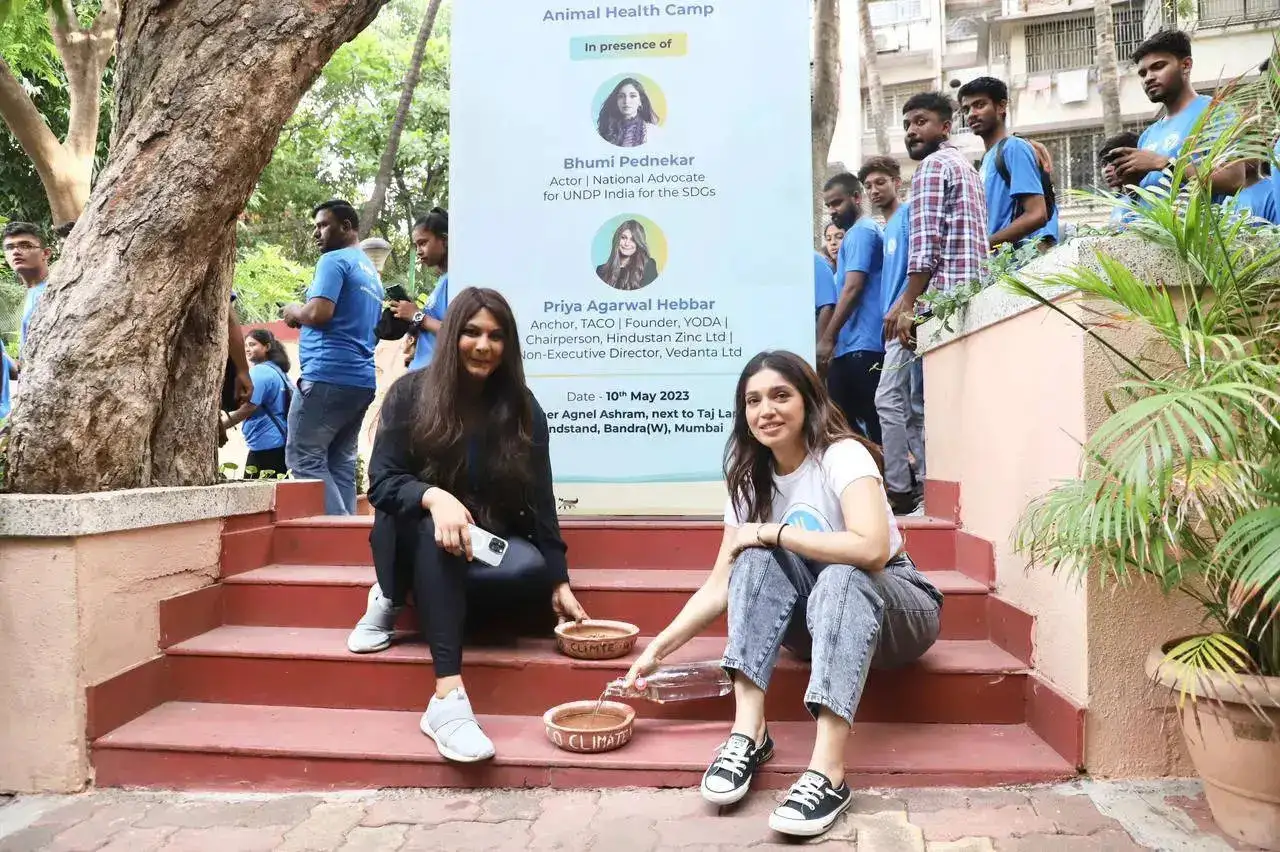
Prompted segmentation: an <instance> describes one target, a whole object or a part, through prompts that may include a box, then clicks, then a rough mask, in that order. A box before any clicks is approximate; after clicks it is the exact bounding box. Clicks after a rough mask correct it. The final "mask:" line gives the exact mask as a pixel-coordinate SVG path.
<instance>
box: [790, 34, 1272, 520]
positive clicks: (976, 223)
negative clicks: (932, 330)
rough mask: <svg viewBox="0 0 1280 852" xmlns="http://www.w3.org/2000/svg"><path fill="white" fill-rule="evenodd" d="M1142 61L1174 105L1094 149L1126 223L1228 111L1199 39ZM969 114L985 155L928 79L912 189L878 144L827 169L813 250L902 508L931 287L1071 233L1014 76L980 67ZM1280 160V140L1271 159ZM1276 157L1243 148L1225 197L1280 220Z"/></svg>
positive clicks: (822, 299)
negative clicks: (1023, 116)
mask: <svg viewBox="0 0 1280 852" xmlns="http://www.w3.org/2000/svg"><path fill="white" fill-rule="evenodd" d="M1133 61H1134V66H1135V69H1136V74H1137V75H1138V77H1139V79H1140V80H1142V84H1143V89H1144V91H1145V92H1146V94H1147V97H1148V98H1149V99H1150V100H1151V102H1152V103H1156V104H1159V105H1160V106H1161V107H1162V110H1163V115H1162V116H1161V117H1160V118H1159V120H1157V121H1155V122H1154V123H1152V124H1151V126H1150V127H1148V128H1147V129H1146V130H1145V131H1144V132H1143V133H1142V134H1140V135H1139V134H1135V133H1121V134H1119V135H1117V136H1114V137H1111V138H1109V139H1107V140H1106V141H1105V143H1104V144H1103V146H1102V148H1101V150H1099V151H1098V158H1099V164H1100V166H1101V173H1102V176H1103V179H1104V181H1105V183H1106V185H1107V188H1108V189H1109V190H1110V191H1111V192H1113V193H1115V194H1117V195H1119V196H1122V197H1123V198H1125V199H1126V201H1124V202H1122V203H1119V204H1117V205H1116V206H1115V208H1114V212H1113V214H1112V217H1111V224H1112V225H1113V226H1114V227H1116V228H1118V229H1123V228H1124V227H1125V226H1127V225H1129V224H1130V223H1132V222H1133V220H1134V219H1135V218H1136V217H1137V215H1138V214H1137V209H1138V207H1139V206H1140V205H1141V204H1142V203H1143V198H1142V197H1141V195H1140V193H1138V192H1136V191H1135V187H1142V188H1147V189H1150V188H1158V187H1160V186H1161V185H1163V186H1164V187H1165V188H1166V189H1167V188H1168V185H1169V177H1170V170H1171V168H1172V166H1173V164H1174V161H1175V158H1177V157H1178V156H1180V155H1183V153H1184V150H1183V149H1184V145H1185V143H1186V142H1187V140H1188V139H1189V138H1190V137H1191V135H1192V134H1193V132H1196V131H1197V130H1198V129H1199V132H1200V136H1199V143H1200V144H1199V145H1198V146H1196V147H1197V149H1198V151H1197V152H1191V151H1187V152H1185V154H1186V156H1187V158H1188V159H1187V165H1186V171H1187V174H1189V175H1194V174H1195V168H1196V166H1195V162H1196V160H1197V159H1198V158H1199V156H1198V152H1202V151H1203V150H1204V149H1206V148H1208V147H1209V146H1210V145H1211V143H1212V137H1213V134H1214V132H1215V130H1216V129H1219V128H1221V127H1222V126H1223V125H1224V124H1225V121H1224V120H1222V119H1218V120H1216V121H1215V120H1213V119H1206V120H1204V121H1202V120H1201V118H1202V116H1204V114H1205V112H1206V110H1208V109H1209V108H1210V105H1211V104H1212V103H1213V99H1212V98H1211V97H1209V96H1208V95H1200V94H1197V93H1196V90H1195V88H1194V87H1193V86H1192V84H1191V68H1192V57H1191V41H1190V39H1189V38H1188V37H1187V35H1186V34H1185V33H1183V32H1179V31H1165V32H1161V33H1158V34H1156V35H1154V36H1153V37H1151V38H1150V39H1148V40H1147V41H1145V42H1143V43H1142V44H1141V45H1140V46H1139V47H1138V49H1137V50H1136V51H1135V53H1134V55H1133ZM957 94H958V97H959V103H958V109H959V113H960V118H961V119H962V120H964V121H965V122H966V124H967V126H968V127H969V129H970V130H971V131H972V132H973V133H974V135H976V136H977V137H978V138H979V139H981V140H982V143H983V146H984V148H985V151H984V154H983V157H982V160H981V163H980V164H979V165H978V166H977V167H975V166H974V165H973V164H972V163H970V162H969V161H968V159H967V157H966V156H965V155H964V154H962V153H961V152H960V150H959V149H958V148H956V147H955V145H953V144H952V142H951V133H952V129H953V127H954V122H955V120H956V115H955V112H956V108H957V105H954V104H953V103H952V101H951V99H950V98H948V97H947V96H946V95H943V94H940V93H933V92H922V93H920V94H917V95H915V96H913V97H911V98H910V99H909V100H908V101H907V102H906V104H905V105H904V107H903V116H902V118H903V128H904V130H905V133H906V147H907V152H908V154H909V155H910V157H911V159H912V160H914V161H916V162H918V163H919V165H918V166H917V168H916V171H915V174H914V175H913V176H912V179H911V185H910V191H909V194H908V198H907V201H906V202H905V203H902V202H901V201H900V200H899V196H900V190H901V184H902V176H901V171H900V167H899V165H898V162H897V161H896V160H894V159H893V158H891V157H883V156H877V157H870V158H868V159H867V160H866V161H865V162H864V163H863V164H862V168H861V169H859V171H858V173H857V174H856V175H854V174H850V173H844V174H838V175H836V176H834V177H832V178H831V179H830V180H828V181H827V182H826V185H825V187H824V192H823V202H824V204H825V206H826V209H827V211H828V213H829V214H830V221H829V222H828V223H827V224H826V226H825V229H824V231H823V240H822V245H823V249H822V250H821V251H817V252H815V258H814V270H815V272H814V292H815V311H816V325H817V328H816V334H817V356H818V368H819V370H820V372H821V373H822V375H823V376H824V377H825V379H826V383H827V387H828V390H829V392H830V394H831V396H832V398H833V399H834V400H835V401H836V403H837V404H838V405H839V406H840V408H841V410H842V411H843V412H844V414H845V417H846V419H847V420H848V422H849V424H850V425H851V426H853V428H854V429H856V430H857V432H858V433H859V434H860V435H861V436H863V437H865V438H867V439H868V440H870V441H872V442H874V443H876V444H879V445H881V446H882V447H883V451H884V467H885V479H884V482H885V488H886V489H887V490H888V493H889V500H890V503H891V505H892V506H893V508H894V511H895V512H897V513H899V514H903V515H907V514H914V513H918V512H919V511H920V510H921V502H922V496H923V495H922V483H923V481H924V463H925V452H924V399H923V389H924V376H923V371H922V369H921V359H920V358H918V357H916V355H915V351H914V350H915V328H916V326H917V325H918V324H919V323H920V321H921V320H922V319H923V318H924V317H926V316H927V315H928V314H929V310H928V308H927V307H926V306H925V305H924V304H923V303H922V302H921V297H922V296H923V295H924V294H925V293H926V292H928V291H930V290H936V291H941V292H947V291H950V290H953V289H955V288H956V287H958V286H960V285H962V284H966V283H969V282H972V281H974V280H975V279H978V278H979V276H980V275H981V272H982V268H983V265H984V263H986V262H987V260H988V258H989V257H990V256H991V254H992V253H994V252H998V251H1000V250H1001V247H1003V246H1013V247H1015V248H1020V247H1023V246H1028V245H1030V246H1034V247H1035V248H1036V249H1038V250H1039V251H1042V252H1043V251H1047V250H1049V249H1050V248H1052V247H1053V246H1054V245H1056V244H1057V243H1058V241H1059V239H1060V238H1061V229H1060V225H1059V209H1058V199H1057V197H1056V193H1055V191H1054V186H1053V179H1052V168H1051V165H1052V164H1051V161H1050V159H1049V153H1048V151H1047V150H1045V149H1044V147H1043V146H1042V145H1040V143H1038V142H1035V141H1034V140H1029V139H1024V138H1022V137H1020V136H1017V135H1015V134H1014V133H1013V131H1012V130H1011V128H1010V127H1009V87H1008V85H1007V84H1006V83H1005V82H1004V81H1002V80H998V79H995V78H994V77H978V78H976V79H974V80H971V81H969V82H968V83H966V84H964V85H963V86H961V87H960V89H959V92H958V93H957ZM1273 159H1280V143H1277V147H1276V151H1275V157H1274V158H1273ZM1270 170H1271V164H1270V163H1268V162H1265V161H1258V160H1249V161H1237V162H1233V163H1230V164H1229V165H1226V166H1223V167H1221V168H1218V169H1217V170H1216V171H1214V172H1213V173H1212V174H1211V175H1210V176H1209V178H1210V180H1211V182H1212V189H1213V193H1214V195H1215V198H1216V199H1218V200H1220V201H1222V202H1223V203H1225V204H1228V205H1230V206H1231V207H1232V208H1233V209H1235V210H1237V211H1240V212H1241V214H1242V215H1245V216H1248V217H1249V219H1250V223H1251V224H1264V223H1266V224H1280V179H1277V178H1276V177H1275V176H1273V175H1271V174H1270Z"/></svg>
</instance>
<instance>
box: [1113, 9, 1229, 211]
mask: <svg viewBox="0 0 1280 852" xmlns="http://www.w3.org/2000/svg"><path fill="white" fill-rule="evenodd" d="M1133 62H1134V64H1135V65H1136V66H1137V68H1138V78H1139V79H1140V80H1142V88H1143V91H1145V92H1146V94H1147V98H1148V99H1149V100H1150V101H1151V102H1152V103H1155V104H1162V105H1163V106H1164V110H1165V116H1164V117H1163V118H1161V119H1160V120H1159V121H1157V122H1155V123H1154V124H1152V125H1151V126H1150V127H1148V128H1147V129H1146V130H1144V131H1143V132H1142V136H1141V137H1139V139H1138V146H1137V147H1136V148H1118V149H1116V152H1115V155H1114V157H1113V160H1112V162H1113V163H1114V164H1115V167H1116V170H1117V171H1118V172H1119V173H1120V176H1121V178H1122V179H1124V180H1125V181H1126V182H1129V181H1136V182H1137V183H1138V185H1139V186H1142V187H1143V188H1146V189H1150V188H1153V187H1156V186H1158V185H1160V183H1161V181H1162V180H1163V181H1164V182H1165V183H1166V184H1167V182H1168V176H1167V174H1166V170H1167V169H1168V168H1169V167H1170V166H1171V165H1172V163H1173V161H1174V158H1175V157H1177V156H1179V154H1181V153H1182V149H1183V146H1184V143H1186V141H1187V138H1188V137H1189V136H1191V134H1192V132H1193V131H1194V130H1195V129H1196V125H1197V123H1198V122H1199V121H1200V117H1201V116H1202V115H1204V112H1205V110H1206V109H1208V108H1209V105H1210V104H1211V103H1212V102H1213V99H1212V98H1210V97H1209V96H1208V95H1198V94H1196V90H1195V88H1194V87H1192V85H1191V66H1192V61H1191V39H1190V38H1189V37H1188V36H1187V34H1186V33H1184V32H1181V31H1179V30H1165V31H1162V32H1158V33H1156V34H1155V35H1153V36H1152V37H1151V38H1149V39H1147V40H1146V41H1144V42H1143V43H1142V44H1140V45H1138V49H1137V50H1135V51H1134V52H1133ZM1206 126H1207V125H1206ZM1208 141H1209V140H1208V139H1205V138H1202V139H1201V141H1200V145H1201V146H1202V147H1207V146H1208ZM1195 169H1196V167H1195V164H1194V163H1192V164H1190V165H1188V166H1187V174H1188V175H1194V174H1195V173H1196V172H1195ZM1211 181H1212V185H1213V192H1214V194H1215V195H1216V196H1220V197H1225V196H1227V195H1234V194H1235V193H1236V192H1237V191H1239V189H1240V187H1242V186H1244V163H1243V162H1237V163H1231V164H1229V165H1226V166H1223V167H1222V168H1220V169H1217V170H1216V171H1215V172H1214V173H1213V174H1212V175H1211Z"/></svg>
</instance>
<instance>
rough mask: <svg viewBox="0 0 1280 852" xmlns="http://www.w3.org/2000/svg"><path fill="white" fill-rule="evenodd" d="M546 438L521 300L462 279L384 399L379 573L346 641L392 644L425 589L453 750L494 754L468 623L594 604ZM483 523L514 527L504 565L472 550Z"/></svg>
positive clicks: (521, 620)
mask: <svg viewBox="0 0 1280 852" xmlns="http://www.w3.org/2000/svg"><path fill="white" fill-rule="evenodd" d="M548 443H549V433H548V430H547V418H546V415H545V414H543V412H542V409H541V408H540V407H539V405H538V401H537V400H536V399H534V397H533V394H532V393H530V392H529V389H528V387H526V385H525V379H524V368H523V365H522V362H521V357H520V338H519V334H518V332H517V330H516V324H515V319H514V317H513V316H512V313H511V308H510V306H509V305H508V304H507V301H506V299H504V298H503V297H502V296H501V294H499V293H498V292H497V291H495V290H488V289H477V288H468V289H466V290H463V291H462V292H461V293H459V294H457V296H455V297H454V299H453V301H452V303H451V304H450V305H449V310H448V312H447V313H446V315H445V320H444V325H443V326H442V327H441V329H440V333H439V338H438V344H437V347H436V352H435V356H434V358H433V359H432V361H431V364H430V366H429V367H428V368H427V369H425V370H419V371H416V372H413V373H409V374H407V375H405V376H404V377H402V378H401V379H399V380H398V381H397V382H396V383H395V384H394V385H392V386H391V389H390V390H389V391H388V392H387V396H386V399H385V400H384V401H383V404H382V413H381V425H380V426H379V429H378V436H377V439H376V441H375V442H374V447H373V455H372V457H371V458H370V460H369V502H370V503H372V504H373V507H374V509H375V510H376V511H375V516H374V525H373V533H372V535H371V536H370V543H371V545H372V549H373V562H374V567H375V569H376V571H377V576H378V584H377V585H376V586H374V587H373V589H372V590H370V593H369V606H368V609H367V611H366V612H365V616H364V618H362V619H361V620H360V623H359V624H357V625H356V629H355V630H354V631H353V632H352V634H351V637H350V639H349V640H348V642H347V645H348V647H349V648H350V649H351V650H352V651H355V652H357V653H369V652H372V651H378V650H382V648H385V647H387V646H388V645H389V644H390V642H391V637H392V634H393V631H394V626H395V620H396V616H397V615H398V614H399V612H400V608H401V607H403V606H404V603H405V599H406V597H407V594H408V592H409V590H410V588H412V589H413V590H414V591H415V599H416V601H417V609H418V616H419V619H420V621H421V625H422V632H423V633H424V634H425V635H426V637H427V642H428V644H429V645H430V646H431V660H432V664H433V666H434V668H435V674H436V690H435V695H434V696H433V697H432V699H431V702H430V704H429V705H428V706H427V710H426V712H425V713H424V714H423V716H422V722H421V728H422V731H423V733H425V734H426V735H427V736H429V737H431V738H432V739H433V740H435V742H436V745H437V747H438V748H439V749H440V753H441V754H442V755H443V756H444V757H446V758H448V759H449V760H455V761H462V762H471V761H476V760H484V759H485V758H489V757H492V756H493V743H492V742H491V741H490V740H489V738H488V737H487V736H485V734H484V732H483V731H482V730H481V729H480V725H479V723H478V722H477V721H476V718H475V715H474V713H473V712H472V710H471V703H470V701H469V699H468V698H467V694H466V690H465V687H464V685H463V680H462V643H463V639H464V631H465V630H466V629H467V628H474V627H475V626H476V625H477V622H479V623H491V624H498V625H503V626H506V627H515V628H516V629H523V630H528V631H536V632H550V630H551V627H552V626H553V625H554V624H555V621H556V617H559V619H560V620H562V621H563V620H567V619H574V620H581V619H584V618H586V613H585V612H583V610H582V606H581V605H580V604H579V603H578V601H577V599H576V598H575V597H574V595H573V592H572V591H571V590H570V588H569V571H568V566H567V563H566V561H565V544H564V540H563V539H562V538H561V536H560V525H559V522H558V520H557V518H556V503H555V496H554V493H553V492H552V486H551V457H550V454H549V452H548V450H549V447H548ZM472 524H474V525H475V526H477V527H479V528H480V529H482V530H485V531H487V532H489V533H492V534H493V535H496V536H499V537H501V538H504V539H507V540H508V542H509V545H508V550H507V552H506V553H505V555H504V556H503V557H502V561H501V563H500V564H499V565H498V566H497V567H491V566H490V565H487V564H485V563H483V562H481V561H478V560H474V559H473V555H474V554H473V542H472V540H471V532H470V526H471V525H472Z"/></svg>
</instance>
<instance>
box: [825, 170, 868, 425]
mask: <svg viewBox="0 0 1280 852" xmlns="http://www.w3.org/2000/svg"><path fill="white" fill-rule="evenodd" d="M822 199H823V203H825V204H826V206H827V211H828V212H829V213H830V214H831V221H833V222H835V223H836V224H837V225H838V226H840V227H841V228H844V229H845V233H844V240H843V241H842V242H841V243H840V255H839V257H838V258H837V259H836V290H837V291H838V292H839V298H838V299H837V300H836V307H835V310H833V311H832V313H831V321H830V322H828V323H827V326H826V328H825V329H824V330H823V335H822V339H821V340H820V341H819V342H818V367H819V369H820V370H821V369H825V371H826V375H827V388H828V390H829V391H830V392H831V398H832V399H833V400H835V402H836V405H838V406H840V409H841V410H842V411H843V412H844V415H845V418H846V419H847V420H848V421H849V425H850V426H852V427H853V428H854V430H856V431H857V432H859V433H860V434H862V435H864V436H865V437H866V438H867V439H868V440H870V441H872V442H873V443H876V444H879V443H880V418H879V417H878V416H877V415H876V386H877V385H878V384H879V383H880V365H881V363H882V362H883V361H884V334H883V329H884V312H883V310H881V304H880V303H881V300H882V299H881V287H880V267H881V264H882V263H883V261H884V258H883V245H884V241H883V238H882V236H881V234H880V226H879V225H877V224H876V223H875V221H874V220H872V219H871V217H870V216H865V215H863V213H862V183H861V181H859V180H858V179H857V178H856V177H855V176H853V175H851V174H849V173H847V172H846V173H843V174H838V175H836V176H835V177H833V178H831V179H830V180H829V181H827V183H826V186H825V187H824V188H823V191H822Z"/></svg>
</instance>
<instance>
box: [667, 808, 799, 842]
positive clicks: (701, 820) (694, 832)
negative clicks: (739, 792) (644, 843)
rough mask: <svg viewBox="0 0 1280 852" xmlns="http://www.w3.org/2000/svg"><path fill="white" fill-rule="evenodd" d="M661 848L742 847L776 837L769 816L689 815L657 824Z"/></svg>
mask: <svg viewBox="0 0 1280 852" xmlns="http://www.w3.org/2000/svg"><path fill="white" fill-rule="evenodd" d="M656 828H657V832H658V848H659V849H686V848H689V847H692V846H730V847H736V848H738V849H741V848H742V847H744V846H751V845H752V844H755V843H761V842H763V841H766V840H771V839H775V835H774V834H773V832H771V831H770V830H769V823H768V819H767V818H766V817H764V816H759V815H756V814H751V813H729V814H723V815H721V814H711V815H704V816H686V817H683V818H680V819H671V820H665V821H663V822H659V823H657V824H656Z"/></svg>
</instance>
